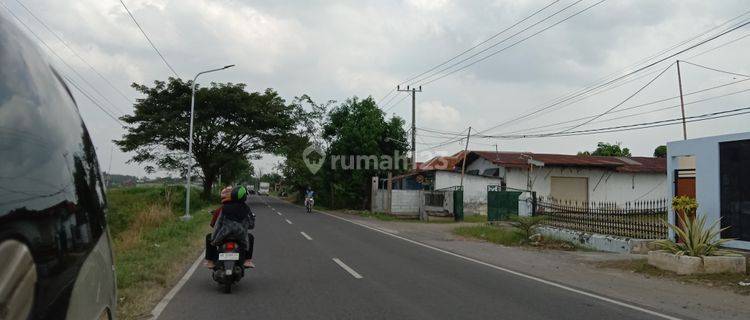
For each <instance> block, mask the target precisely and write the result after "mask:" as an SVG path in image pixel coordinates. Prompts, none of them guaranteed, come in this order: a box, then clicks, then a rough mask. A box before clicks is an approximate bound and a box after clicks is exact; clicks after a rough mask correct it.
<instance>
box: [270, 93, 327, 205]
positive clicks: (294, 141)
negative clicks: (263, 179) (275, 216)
mask: <svg viewBox="0 0 750 320" xmlns="http://www.w3.org/2000/svg"><path fill="white" fill-rule="evenodd" d="M333 103H334V101H328V102H326V103H323V104H318V103H315V102H314V101H313V100H312V99H310V97H309V96H306V95H303V96H301V97H297V98H295V99H294V101H293V104H295V105H297V106H298V107H299V108H300V109H302V110H304V114H303V116H302V118H301V119H300V121H299V122H298V124H297V128H296V129H295V132H294V134H291V135H289V136H288V137H287V139H286V140H285V143H284V145H283V146H281V147H280V148H279V153H280V154H282V155H284V157H285V158H284V161H283V162H281V163H280V164H279V166H278V169H279V171H280V173H281V175H282V176H283V183H284V187H285V188H286V189H287V191H289V192H292V193H293V192H296V193H297V194H298V195H300V196H301V195H302V194H303V192H304V190H305V189H306V188H308V187H310V188H313V189H315V190H319V189H320V188H322V185H323V184H324V183H323V176H322V172H320V171H316V172H313V171H311V170H310V169H309V168H308V167H307V165H306V164H305V161H304V158H303V153H304V152H305V150H306V149H307V148H308V147H312V148H314V149H315V150H317V151H316V152H321V153H325V149H326V148H327V142H326V141H324V140H323V137H322V131H323V126H324V125H325V116H326V112H327V110H328V107H329V106H330V105H332V104H333ZM321 156H325V155H324V154H321ZM298 200H301V198H300V199H298Z"/></svg>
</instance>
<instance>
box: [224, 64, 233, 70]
mask: <svg viewBox="0 0 750 320" xmlns="http://www.w3.org/2000/svg"><path fill="white" fill-rule="evenodd" d="M231 67H234V65H233V64H230V65H228V66H224V68H222V69H229V68H231Z"/></svg>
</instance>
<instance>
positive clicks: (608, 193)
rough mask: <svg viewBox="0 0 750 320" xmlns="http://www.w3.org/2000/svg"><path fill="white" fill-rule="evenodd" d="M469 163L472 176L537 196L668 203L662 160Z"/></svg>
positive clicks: (473, 155)
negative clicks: (533, 192) (528, 191)
mask: <svg viewBox="0 0 750 320" xmlns="http://www.w3.org/2000/svg"><path fill="white" fill-rule="evenodd" d="M466 163H467V165H466V170H467V172H468V173H470V174H478V175H488V176H495V177H498V178H500V179H501V180H502V181H503V183H504V184H505V185H506V186H507V187H509V188H514V189H521V190H529V189H530V190H532V191H535V192H536V193H537V196H543V197H553V198H557V199H563V200H573V201H579V202H591V201H608V202H617V203H624V202H629V201H636V200H655V199H664V198H666V197H667V183H666V182H667V175H666V161H665V159H663V158H650V157H597V156H575V155H560V154H539V153H530V152H523V153H521V152H499V153H496V152H486V151H472V152H470V153H468V154H467V160H466ZM530 163H531V164H534V165H531V164H530Z"/></svg>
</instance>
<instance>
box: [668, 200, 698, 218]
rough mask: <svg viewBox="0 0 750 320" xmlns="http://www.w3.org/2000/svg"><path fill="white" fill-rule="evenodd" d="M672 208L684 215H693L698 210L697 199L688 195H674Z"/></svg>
mask: <svg viewBox="0 0 750 320" xmlns="http://www.w3.org/2000/svg"><path fill="white" fill-rule="evenodd" d="M672 209H674V211H676V212H677V213H679V214H680V215H682V216H684V217H694V216H695V212H696V211H697V210H698V201H696V200H695V199H694V198H691V197H688V196H679V197H674V198H672Z"/></svg>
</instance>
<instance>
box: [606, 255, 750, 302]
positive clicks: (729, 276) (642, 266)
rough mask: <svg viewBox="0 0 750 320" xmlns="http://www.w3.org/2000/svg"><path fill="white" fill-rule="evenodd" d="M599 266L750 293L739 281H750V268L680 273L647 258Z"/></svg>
mask: <svg viewBox="0 0 750 320" xmlns="http://www.w3.org/2000/svg"><path fill="white" fill-rule="evenodd" d="M595 265H596V266H597V267H599V268H606V269H620V270H625V271H630V272H633V273H638V274H641V275H643V276H645V277H646V278H651V277H653V278H660V279H671V280H674V281H679V282H682V283H690V284H695V285H701V286H707V287H716V288H721V289H725V290H731V291H734V292H736V293H739V294H742V295H750V285H748V286H741V285H740V284H739V283H740V282H744V283H750V268H748V269H747V270H746V274H735V273H718V274H701V275H678V274H676V273H674V272H671V271H665V270H661V269H659V268H657V267H654V266H652V265H650V264H648V260H647V259H633V260H616V261H602V262H597V263H596V264H595Z"/></svg>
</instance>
